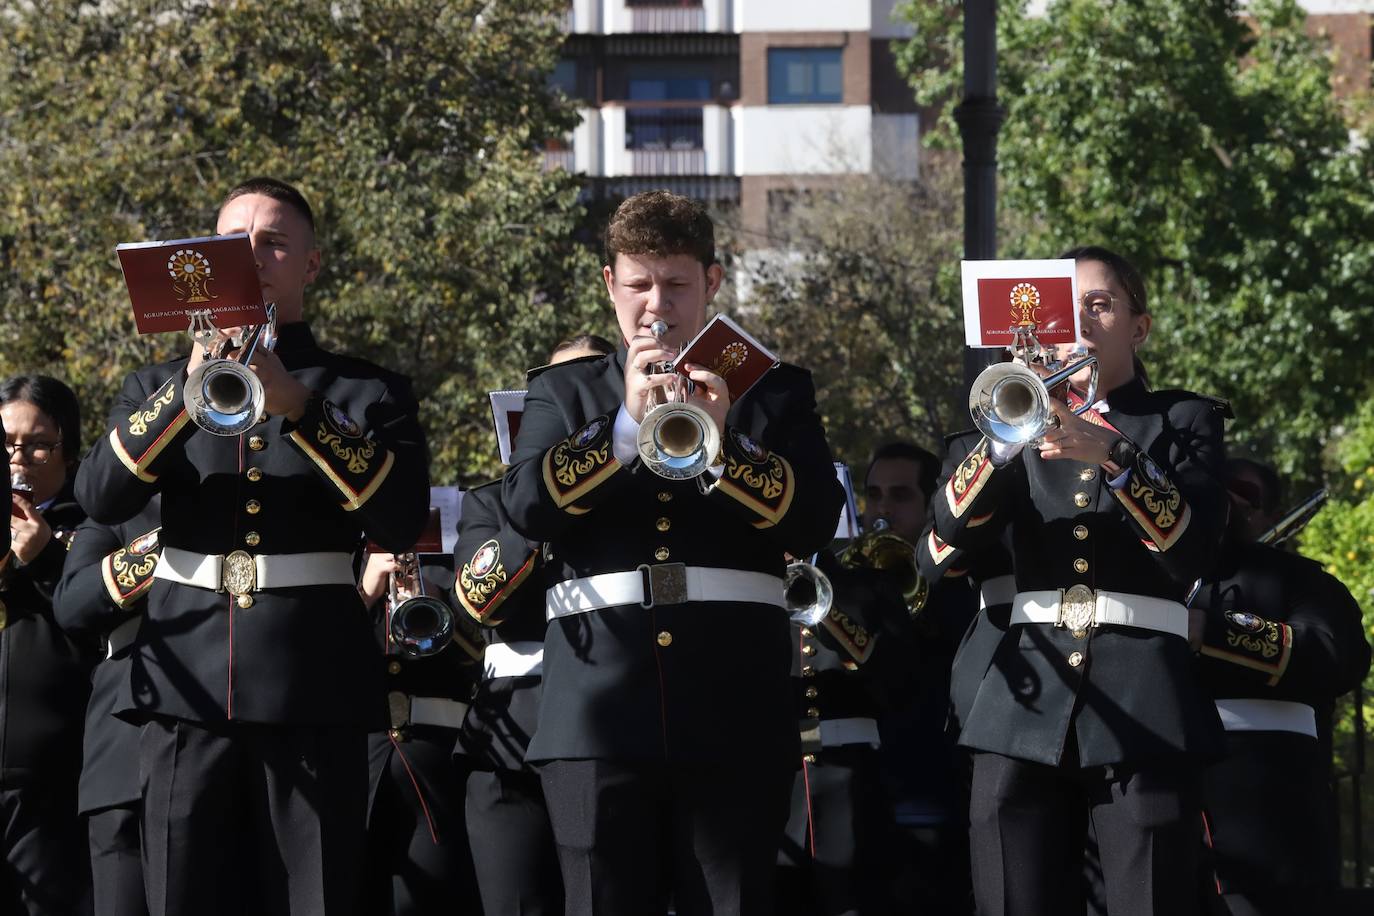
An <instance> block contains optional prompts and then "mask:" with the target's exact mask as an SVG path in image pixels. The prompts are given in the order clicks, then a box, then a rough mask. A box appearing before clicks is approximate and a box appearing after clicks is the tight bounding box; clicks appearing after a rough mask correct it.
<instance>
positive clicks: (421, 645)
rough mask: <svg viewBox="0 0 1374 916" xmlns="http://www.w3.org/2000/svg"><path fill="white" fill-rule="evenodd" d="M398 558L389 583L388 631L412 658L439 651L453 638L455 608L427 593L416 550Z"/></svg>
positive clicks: (397, 644) (398, 645)
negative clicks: (398, 566) (397, 568)
mask: <svg viewBox="0 0 1374 916" xmlns="http://www.w3.org/2000/svg"><path fill="white" fill-rule="evenodd" d="M396 562H397V563H398V564H399V565H400V567H401V568H400V569H399V570H398V571H397V572H394V573H392V574H391V580H390V582H388V583H387V604H386V606H387V618H388V619H387V628H386V629H387V635H388V636H390V638H391V642H392V643H394V644H395V645H396V647H397V648H399V649H400V650H401V651H402V652H404V653H405V654H406V655H409V656H411V657H412V658H424V657H425V656H428V655H437V654H438V653H439V652H442V651H443V650H444V649H445V648H447V646H448V644H449V643H450V642H452V641H453V627H454V620H453V609H452V608H450V607H449V606H448V604H446V603H445V602H444V601H443V600H442V599H440V598H434V597H431V596H429V595H426V594H425V579H424V576H422V575H421V574H420V558H419V557H418V556H417V555H416V554H413V553H402V554H397V556H396Z"/></svg>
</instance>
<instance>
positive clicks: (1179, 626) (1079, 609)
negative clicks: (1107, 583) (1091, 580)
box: [1011, 586, 1188, 639]
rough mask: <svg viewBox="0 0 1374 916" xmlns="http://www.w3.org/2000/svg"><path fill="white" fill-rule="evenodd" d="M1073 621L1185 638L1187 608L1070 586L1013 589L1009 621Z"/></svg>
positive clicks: (1170, 603) (1071, 624) (1119, 593)
mask: <svg viewBox="0 0 1374 916" xmlns="http://www.w3.org/2000/svg"><path fill="white" fill-rule="evenodd" d="M1064 599H1068V600H1064ZM1075 622H1078V623H1080V624H1082V625H1084V626H1099V625H1101V624H1112V625H1114V626H1120V627H1136V628H1138V629H1142V630H1156V631H1158V632H1160V633H1172V634H1173V635H1175V636H1177V637H1179V638H1180V639H1187V638H1188V609H1187V608H1185V607H1184V606H1183V605H1181V604H1179V603H1178V602H1177V601H1166V600H1165V599H1163V598H1151V597H1150V596H1148V595H1131V594H1127V593H1123V592H1094V591H1092V590H1091V589H1088V588H1085V587H1083V586H1074V587H1073V588H1071V589H1068V590H1066V591H1061V590H1055V591H1040V592H1017V594H1016V598H1015V599H1014V600H1013V601H1012V607H1011V623H1012V624H1018V623H1056V624H1057V623H1063V624H1064V625H1065V626H1069V627H1071V628H1072V627H1074V626H1075Z"/></svg>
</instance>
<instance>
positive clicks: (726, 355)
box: [711, 340, 749, 378]
mask: <svg viewBox="0 0 1374 916" xmlns="http://www.w3.org/2000/svg"><path fill="white" fill-rule="evenodd" d="M748 358H749V348H748V347H746V346H745V345H744V344H742V343H740V342H739V341H738V340H736V341H734V342H733V343H731V344H730V345H729V346H727V347H726V348H725V349H724V350H721V351H720V356H719V357H717V359H716V362H715V365H713V366H712V367H711V371H712V372H714V373H715V374H716V375H719V376H720V377H721V378H725V377H726V376H728V375H729V374H730V373H731V372H734V371H735V370H736V369H738V368H739V367H740V366H743V365H744V361H745V360H746V359H748Z"/></svg>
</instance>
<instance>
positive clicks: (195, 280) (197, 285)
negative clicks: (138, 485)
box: [167, 248, 218, 302]
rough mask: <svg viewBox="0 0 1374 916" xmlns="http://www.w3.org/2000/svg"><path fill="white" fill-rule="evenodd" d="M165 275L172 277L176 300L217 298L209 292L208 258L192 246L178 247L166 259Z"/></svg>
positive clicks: (210, 275)
mask: <svg viewBox="0 0 1374 916" xmlns="http://www.w3.org/2000/svg"><path fill="white" fill-rule="evenodd" d="M167 275H168V276H169V277H171V278H172V293H173V294H174V295H175V296H176V297H177V299H178V301H181V302H209V301H210V300H211V299H216V298H218V297H217V296H214V295H212V294H211V293H210V288H209V284H210V281H211V280H212V279H213V274H212V272H211V270H210V259H209V258H207V257H206V256H205V255H203V254H201V253H200V252H199V251H196V250H195V249H194V248H178V249H177V250H176V252H175V253H174V254H173V255H172V256H171V257H170V258H168V259H167Z"/></svg>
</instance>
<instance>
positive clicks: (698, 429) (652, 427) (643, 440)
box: [636, 321, 720, 480]
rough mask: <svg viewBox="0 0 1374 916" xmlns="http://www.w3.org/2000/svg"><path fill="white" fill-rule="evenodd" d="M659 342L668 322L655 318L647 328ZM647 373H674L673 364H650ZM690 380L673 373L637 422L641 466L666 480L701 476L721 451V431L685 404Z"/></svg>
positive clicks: (654, 394) (651, 396)
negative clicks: (671, 377)
mask: <svg viewBox="0 0 1374 916" xmlns="http://www.w3.org/2000/svg"><path fill="white" fill-rule="evenodd" d="M649 331H650V332H651V333H652V334H653V335H654V337H655V339H657V340H658V341H659V343H660V344H662V343H663V335H665V334H667V333H668V325H667V323H666V322H663V321H655V322H654V323H653V324H652V325H650V327H649ZM648 371H649V374H650V375H658V374H661V373H664V372H673V368H672V363H668V362H664V363H658V364H656V365H652V366H650V367H649V369H648ZM691 385H692V382H691V380H690V379H686V378H682V377H681V376H679V375H678V374H677V373H675V372H674V373H673V380H672V381H671V382H670V383H669V384H668V385H667V386H666V390H665V388H662V387H661V388H655V389H654V391H653V392H652V393H651V394H650V399H651V400H652V401H653V405H652V406H651V407H650V408H649V409H648V411H647V412H646V413H645V414H644V421H643V422H642V423H640V424H639V435H638V437H637V440H636V445H637V446H638V448H639V457H640V460H642V461H643V462H644V466H645V467H647V468H648V469H649V470H651V471H653V472H654V473H655V474H657V475H658V476H660V477H664V478H667V479H668V480H690V479H691V478H694V477H700V476H701V474H702V473H703V472H704V471H705V470H706V469H707V468H708V467H710V466H711V463H712V462H713V461H715V459H716V456H717V455H718V454H720V430H719V429H717V428H716V421H715V420H713V419H711V415H710V414H708V413H707V412H706V411H704V410H702V409H701V408H700V407H698V406H697V405H695V404H689V403H687V395H688V394H689V393H690V391H691Z"/></svg>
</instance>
